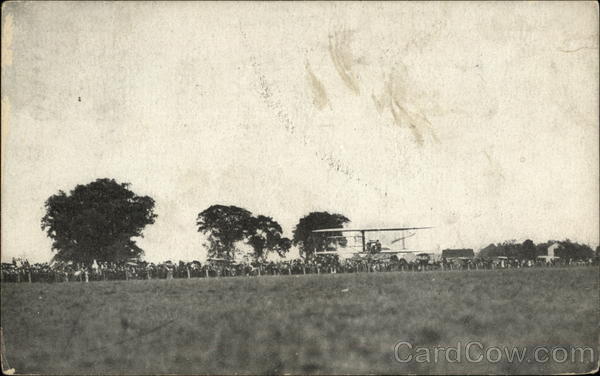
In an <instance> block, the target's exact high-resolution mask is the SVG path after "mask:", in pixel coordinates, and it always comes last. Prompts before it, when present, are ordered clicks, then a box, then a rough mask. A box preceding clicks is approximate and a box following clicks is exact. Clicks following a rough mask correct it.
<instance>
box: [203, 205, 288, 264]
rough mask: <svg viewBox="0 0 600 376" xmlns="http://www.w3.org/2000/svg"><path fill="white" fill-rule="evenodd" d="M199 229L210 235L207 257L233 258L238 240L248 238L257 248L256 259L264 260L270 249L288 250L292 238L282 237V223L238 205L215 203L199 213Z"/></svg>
mask: <svg viewBox="0 0 600 376" xmlns="http://www.w3.org/2000/svg"><path fill="white" fill-rule="evenodd" d="M196 225H197V226H198V231H199V232H202V233H204V234H206V235H208V242H209V244H208V256H209V257H211V258H224V259H227V260H233V259H234V256H235V243H236V242H238V241H242V240H244V241H246V242H247V243H248V244H250V245H251V246H252V248H253V250H254V258H255V259H257V260H259V259H264V258H265V257H266V256H267V254H268V253H269V252H277V254H279V255H280V256H283V255H284V254H285V253H287V252H288V251H289V249H290V247H291V241H290V240H289V239H288V238H285V237H283V236H282V233H283V230H282V228H281V226H280V225H279V223H277V221H275V220H274V219H273V218H271V217H267V216H264V215H258V216H256V217H255V216H253V215H252V213H251V212H250V211H248V210H246V209H243V208H239V207H237V206H225V205H212V206H210V207H209V208H207V209H206V210H204V211H202V212H201V213H199V214H198V217H197V219H196Z"/></svg>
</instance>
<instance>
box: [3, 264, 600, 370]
mask: <svg viewBox="0 0 600 376" xmlns="http://www.w3.org/2000/svg"><path fill="white" fill-rule="evenodd" d="M598 307H599V290H598V268H597V267H581V268H569V269H561V268H556V269H552V268H547V269H546V268H544V269H514V270H496V271H471V272H422V273H370V274H366V273H361V274H338V275H335V274H334V275H320V276H315V275H307V276H276V277H237V278H215V279H191V280H170V281H167V280H152V281H128V282H94V283H88V284H85V283H62V284H41V283H39V284H36V283H34V284H27V283H22V284H3V285H2V328H3V334H4V342H5V345H6V355H7V359H8V362H9V363H10V366H11V367H14V368H15V369H16V370H17V372H18V373H24V372H28V373H42V372H44V373H71V374H73V373H75V374H81V373H217V372H218V373H225V372H226V373H234V372H236V373H333V372H337V373H409V372H410V373H475V372H477V373H482V372H483V373H529V372H536V373H538V372H544V373H550V372H567V371H572V372H573V371H575V372H582V371H589V370H591V369H593V368H595V365H594V364H592V363H591V362H590V359H589V357H588V359H587V361H584V362H575V363H572V362H570V361H567V362H565V363H562V364H561V363H558V362H554V361H552V359H550V360H549V361H547V362H545V363H536V362H533V361H531V359H529V360H530V361H529V362H528V361H522V362H512V363H511V362H509V361H508V360H506V359H501V360H499V361H498V362H492V361H488V360H487V359H486V358H485V357H484V359H483V360H482V361H479V362H470V363H465V362H459V363H451V362H448V361H446V359H445V358H441V359H438V361H437V362H433V361H432V362H429V363H419V362H416V361H411V362H407V363H400V362H398V361H397V360H395V357H394V346H395V344H396V343H398V342H399V341H407V342H410V343H411V344H413V345H414V346H415V347H417V346H428V347H432V346H436V345H442V346H457V343H458V342H461V343H462V344H463V345H464V344H466V343H468V342H469V341H478V342H479V343H481V344H482V346H483V348H484V349H485V348H487V347H488V346H501V347H502V346H520V347H526V348H527V350H528V353H527V354H528V358H531V352H532V351H533V348H535V347H536V346H546V347H548V348H551V347H552V346H561V347H566V348H567V349H570V346H581V347H584V346H589V347H592V348H593V349H594V357H595V359H597V357H598V355H597V354H598V340H599V322H600V321H599V311H598ZM477 349H478V347H477ZM477 349H476V352H477ZM529 350H531V352H529ZM477 355H478V354H473V356H472V357H471V358H472V359H473V358H474V359H477V358H478V356H477ZM403 356H404V355H403ZM463 357H464V355H463Z"/></svg>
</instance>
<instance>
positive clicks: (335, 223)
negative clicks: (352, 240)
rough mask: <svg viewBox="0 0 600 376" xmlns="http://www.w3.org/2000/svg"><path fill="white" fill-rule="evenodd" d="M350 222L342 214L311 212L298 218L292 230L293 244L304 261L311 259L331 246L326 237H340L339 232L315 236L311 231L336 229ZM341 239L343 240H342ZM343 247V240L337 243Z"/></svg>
mask: <svg viewBox="0 0 600 376" xmlns="http://www.w3.org/2000/svg"><path fill="white" fill-rule="evenodd" d="M348 222H350V220H349V219H348V218H346V217H345V216H344V215H342V214H330V213H328V212H311V213H309V214H308V215H306V216H304V217H302V218H300V220H299V222H298V224H297V225H296V228H295V229H294V237H293V243H294V244H295V245H297V246H298V248H299V249H300V255H301V256H302V257H304V258H305V259H307V258H311V257H312V256H313V255H314V253H315V252H320V251H324V250H326V249H327V247H328V246H330V245H331V244H332V241H331V240H329V239H327V237H328V236H341V235H342V234H341V233H340V232H335V233H328V234H326V235H325V234H319V233H317V234H315V233H313V232H312V231H313V230H318V229H322V228H338V227H342V225H343V224H344V223H348ZM342 239H343V238H342ZM339 243H340V244H341V245H343V246H345V245H346V243H345V241H344V240H342V241H340V242H339Z"/></svg>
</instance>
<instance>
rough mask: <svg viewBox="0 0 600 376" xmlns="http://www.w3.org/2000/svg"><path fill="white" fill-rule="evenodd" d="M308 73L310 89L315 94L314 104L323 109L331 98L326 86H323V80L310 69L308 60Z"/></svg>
mask: <svg viewBox="0 0 600 376" xmlns="http://www.w3.org/2000/svg"><path fill="white" fill-rule="evenodd" d="M306 75H307V79H308V83H309V86H310V89H311V91H312V94H313V104H314V105H315V107H317V108H318V109H319V110H323V109H324V108H325V106H327V104H328V103H329V99H328V98H327V92H326V91H325V86H323V84H322V83H321V81H320V80H319V79H318V78H317V76H316V75H315V74H314V73H313V71H312V70H311V69H310V64H309V63H308V62H307V63H306Z"/></svg>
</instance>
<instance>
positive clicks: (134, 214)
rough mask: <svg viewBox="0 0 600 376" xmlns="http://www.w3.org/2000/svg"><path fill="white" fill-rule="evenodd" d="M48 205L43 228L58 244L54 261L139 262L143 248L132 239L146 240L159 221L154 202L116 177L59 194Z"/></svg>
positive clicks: (43, 219)
mask: <svg viewBox="0 0 600 376" xmlns="http://www.w3.org/2000/svg"><path fill="white" fill-rule="evenodd" d="M45 207H46V215H44V217H43V218H42V230H45V231H46V234H47V235H48V236H49V237H50V238H51V239H52V240H53V243H52V249H53V250H55V251H56V252H57V253H56V255H55V256H54V258H55V259H56V260H59V261H73V262H77V263H83V264H86V265H89V264H91V263H92V262H93V260H98V261H106V262H120V261H124V260H127V259H131V258H139V257H140V256H141V255H142V254H143V250H142V249H141V248H139V247H138V246H137V245H136V243H135V241H134V240H132V239H131V238H133V237H142V236H143V235H142V231H143V229H144V227H146V225H149V224H152V223H154V219H155V218H156V214H154V211H153V210H154V200H153V199H152V198H150V197H148V196H138V195H136V194H135V193H134V192H132V191H131V190H129V184H128V183H117V182H116V181H115V180H114V179H97V180H96V181H94V182H92V183H89V184H86V185H77V186H76V187H75V188H74V189H73V190H72V191H71V192H69V194H67V193H65V192H63V191H59V192H58V194H55V195H53V196H51V197H49V198H48V199H47V200H46V203H45Z"/></svg>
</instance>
